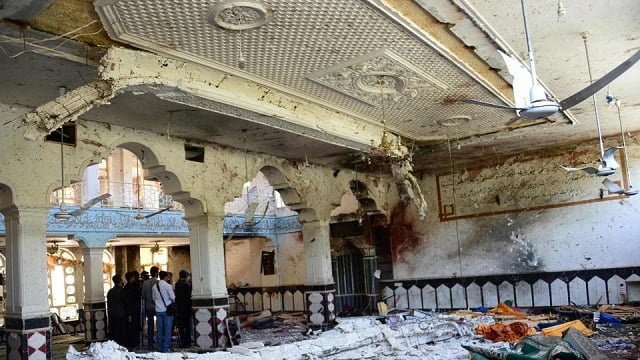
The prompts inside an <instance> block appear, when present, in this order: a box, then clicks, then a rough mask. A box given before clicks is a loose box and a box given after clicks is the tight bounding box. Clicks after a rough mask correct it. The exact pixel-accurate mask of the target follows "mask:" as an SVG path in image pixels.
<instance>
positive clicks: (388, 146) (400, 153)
mask: <svg viewBox="0 0 640 360" xmlns="http://www.w3.org/2000/svg"><path fill="white" fill-rule="evenodd" d="M384 77H385V75H380V76H378V79H377V83H378V87H379V88H380V107H381V109H382V120H381V121H380V122H381V124H382V136H381V138H380V141H379V142H378V143H377V144H376V142H375V140H373V139H372V140H371V146H370V147H369V157H368V159H367V162H368V163H369V164H371V163H373V162H374V161H376V160H377V161H381V162H393V161H399V160H403V159H406V158H408V157H409V154H408V153H407V151H406V148H405V147H404V146H403V145H402V143H401V140H400V136H398V135H396V134H393V133H391V132H390V131H389V130H388V129H387V119H386V112H385V107H384V97H385V95H384V91H383V89H382V85H383V84H384Z"/></svg>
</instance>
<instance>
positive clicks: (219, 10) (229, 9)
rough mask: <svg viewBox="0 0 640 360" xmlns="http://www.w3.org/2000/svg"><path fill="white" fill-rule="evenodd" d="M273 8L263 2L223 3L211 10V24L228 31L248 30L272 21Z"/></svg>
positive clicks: (236, 0) (209, 15)
mask: <svg viewBox="0 0 640 360" xmlns="http://www.w3.org/2000/svg"><path fill="white" fill-rule="evenodd" d="M272 14H273V11H272V10H271V7H269V6H268V5H267V4H265V3H263V2H261V1H239V0H230V1H222V2H220V3H218V4H216V5H215V6H213V7H212V8H211V10H209V14H208V16H207V18H208V21H209V23H210V24H212V25H215V26H218V27H221V28H223V29H227V30H248V29H253V28H257V27H260V26H262V25H264V24H266V23H268V22H269V20H271V15H272Z"/></svg>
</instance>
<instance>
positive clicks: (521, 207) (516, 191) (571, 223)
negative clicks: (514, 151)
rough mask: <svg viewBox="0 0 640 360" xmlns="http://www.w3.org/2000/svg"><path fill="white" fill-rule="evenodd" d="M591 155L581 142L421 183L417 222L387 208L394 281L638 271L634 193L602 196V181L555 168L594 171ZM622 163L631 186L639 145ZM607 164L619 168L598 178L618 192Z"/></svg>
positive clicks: (639, 224)
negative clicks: (424, 209)
mask: <svg viewBox="0 0 640 360" xmlns="http://www.w3.org/2000/svg"><path fill="white" fill-rule="evenodd" d="M607 145H609V146H613V145H617V144H615V143H611V144H607ZM606 147H607V146H605V148H606ZM599 153H600V151H599V148H598V144H597V143H590V144H585V145H582V146H580V147H578V148H576V149H574V150H572V151H568V152H565V153H562V154H557V155H555V156H546V157H529V158H525V157H524V156H522V157H515V158H512V159H508V160H507V161H506V162H505V163H504V164H502V165H500V166H497V167H492V168H484V169H456V171H455V173H454V174H453V175H444V176H427V175H425V176H423V177H422V179H421V186H422V190H423V193H424V194H425V198H427V201H428V203H429V212H428V213H427V217H426V218H425V219H424V220H423V221H420V220H418V218H417V215H416V214H415V211H414V209H413V207H409V208H407V209H402V208H401V207H396V208H395V209H394V210H393V211H392V213H391V216H390V224H391V238H392V247H393V271H394V278H395V279H429V278H459V277H474V276H485V275H505V274H518V273H532V272H558V271H578V270H593V269H605V268H624V267H635V266H638V264H639V263H640V247H638V246H637V242H638V241H639V238H638V236H639V235H640V221H639V220H640V217H639V215H640V214H639V213H640V195H638V196H636V197H634V196H630V197H629V196H620V195H617V194H612V193H610V192H609V191H608V190H607V189H606V188H605V186H604V185H603V184H602V181H603V180H604V177H597V176H595V175H589V174H588V173H586V172H584V171H573V172H567V171H566V170H564V169H563V168H562V167H561V166H560V165H564V166H574V167H581V166H596V167H597V166H598V165H597V159H598V158H599ZM628 158H629V164H628V165H629V166H628V170H629V175H630V179H631V181H632V183H633V180H634V179H638V180H640V145H638V144H630V145H629V149H628ZM616 160H617V161H618V162H620V163H621V164H622V165H623V167H621V168H619V169H617V172H616V174H614V175H611V176H609V177H608V178H609V179H610V180H611V181H614V182H616V183H618V184H619V185H624V184H626V183H627V179H624V178H625V176H624V175H625V173H626V169H627V167H624V165H625V164H624V159H623V158H622V153H621V152H620V151H618V153H617V154H616ZM454 168H455V164H454Z"/></svg>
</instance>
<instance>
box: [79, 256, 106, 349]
mask: <svg viewBox="0 0 640 360" xmlns="http://www.w3.org/2000/svg"><path fill="white" fill-rule="evenodd" d="M104 249H105V248H104V247H84V248H83V249H82V255H83V257H84V302H83V303H82V305H83V310H82V311H83V315H84V326H85V332H84V334H85V335H84V337H85V339H86V340H87V341H102V340H107V302H106V300H105V297H104V285H103V284H104V282H103V278H102V277H103V262H102V258H103V254H104Z"/></svg>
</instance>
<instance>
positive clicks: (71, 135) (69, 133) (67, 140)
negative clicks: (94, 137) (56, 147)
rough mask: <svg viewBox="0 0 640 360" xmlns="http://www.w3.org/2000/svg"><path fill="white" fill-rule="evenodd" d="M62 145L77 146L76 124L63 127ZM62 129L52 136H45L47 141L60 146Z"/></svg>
mask: <svg viewBox="0 0 640 360" xmlns="http://www.w3.org/2000/svg"><path fill="white" fill-rule="evenodd" d="M62 134H64V136H63V137H62V143H63V144H65V145H71V146H75V145H76V124H65V125H62ZM60 136H61V134H60V128H58V129H56V130H54V131H53V132H52V133H51V134H49V135H47V136H45V138H44V140H45V141H51V142H55V143H58V144H60Z"/></svg>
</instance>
